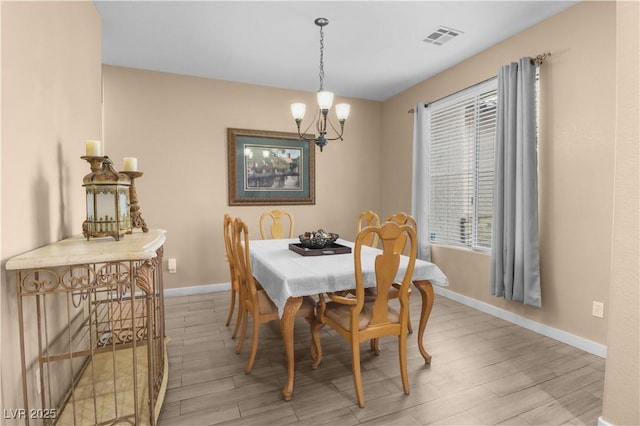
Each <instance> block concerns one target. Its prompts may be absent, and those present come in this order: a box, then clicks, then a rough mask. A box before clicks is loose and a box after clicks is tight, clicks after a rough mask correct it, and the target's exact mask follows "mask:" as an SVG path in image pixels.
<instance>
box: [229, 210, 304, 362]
mask: <svg viewBox="0 0 640 426" xmlns="http://www.w3.org/2000/svg"><path fill="white" fill-rule="evenodd" d="M233 241H234V248H235V251H234V254H235V256H236V274H237V277H238V283H239V287H240V300H241V301H242V303H243V306H244V309H243V310H242V315H243V318H242V320H241V323H242V329H241V331H240V338H239V339H238V344H237V345H236V353H240V351H242V346H243V343H244V338H245V337H246V335H247V324H248V322H249V318H248V317H249V315H251V318H252V324H253V330H252V333H253V334H252V338H251V352H250V354H249V360H248V361H247V365H246V367H245V369H244V372H245V374H249V373H250V372H251V370H252V369H253V363H254V361H255V359H256V353H257V351H258V331H259V329H260V324H264V323H266V322H269V321H273V320H277V319H279V317H278V308H277V307H276V305H275V304H274V303H273V301H272V300H271V299H270V298H269V295H267V293H266V292H265V290H264V289H262V288H259V287H258V286H257V283H256V281H255V279H254V277H253V272H252V271H251V258H250V255H249V231H248V228H247V225H246V224H245V223H244V222H243V221H242V219H240V218H236V219H235V220H234V221H233ZM315 305H316V302H315V300H313V298H312V297H309V296H307V297H304V298H303V299H302V305H301V306H300V309H299V310H298V312H297V315H298V316H302V317H304V318H305V319H306V320H307V322H308V323H309V324H310V325H311V324H313V321H314V319H315Z"/></svg>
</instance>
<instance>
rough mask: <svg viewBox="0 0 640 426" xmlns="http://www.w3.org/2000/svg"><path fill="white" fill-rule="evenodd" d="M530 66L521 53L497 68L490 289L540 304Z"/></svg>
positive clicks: (498, 293)
mask: <svg viewBox="0 0 640 426" xmlns="http://www.w3.org/2000/svg"><path fill="white" fill-rule="evenodd" d="M535 71H536V69H535V65H532V64H531V58H521V59H520V60H519V61H518V63H511V64H510V65H505V66H502V67H501V68H500V70H499V72H498V105H497V129H496V150H495V171H494V172H495V178H494V179H495V180H494V195H493V229H492V243H491V247H492V255H491V294H493V295H496V296H499V297H504V298H505V299H508V300H516V301H520V302H524V303H525V304H527V305H532V306H535V307H540V306H541V305H542V301H541V294H540V254H539V239H538V160H537V141H536V133H537V129H536V99H535V96H536V91H535V83H536V82H535V79H536V77H535V74H536V73H535Z"/></svg>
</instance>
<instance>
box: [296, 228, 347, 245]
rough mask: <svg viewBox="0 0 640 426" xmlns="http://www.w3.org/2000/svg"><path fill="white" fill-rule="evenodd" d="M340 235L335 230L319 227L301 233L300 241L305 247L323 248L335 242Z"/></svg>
mask: <svg viewBox="0 0 640 426" xmlns="http://www.w3.org/2000/svg"><path fill="white" fill-rule="evenodd" d="M338 237H339V235H338V234H334V233H333V232H325V231H324V230H323V229H318V230H317V231H314V232H305V233H304V234H301V235H299V238H300V243H301V244H302V245H303V247H306V248H310V249H323V248H325V247H329V246H330V245H331V244H333V243H335V242H336V240H337V239H338Z"/></svg>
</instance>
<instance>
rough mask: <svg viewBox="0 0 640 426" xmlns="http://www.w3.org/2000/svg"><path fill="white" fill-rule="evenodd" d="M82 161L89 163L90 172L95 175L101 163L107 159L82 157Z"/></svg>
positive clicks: (89, 156) (90, 156)
mask: <svg viewBox="0 0 640 426" xmlns="http://www.w3.org/2000/svg"><path fill="white" fill-rule="evenodd" d="M80 158H82V159H83V160H86V161H87V162H88V163H89V167H91V172H92V173H95V172H97V171H98V170H101V169H102V163H103V162H104V160H105V159H107V158H109V157H107V156H102V155H101V156H97V157H96V156H93V155H83V156H82V157H80Z"/></svg>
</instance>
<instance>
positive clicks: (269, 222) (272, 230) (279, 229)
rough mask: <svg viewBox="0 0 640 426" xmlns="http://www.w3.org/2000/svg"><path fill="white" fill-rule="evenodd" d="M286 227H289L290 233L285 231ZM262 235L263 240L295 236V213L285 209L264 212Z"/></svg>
mask: <svg viewBox="0 0 640 426" xmlns="http://www.w3.org/2000/svg"><path fill="white" fill-rule="evenodd" d="M283 220H284V222H285V223H284V224H283V223H282V221H283ZM286 227H288V230H289V232H288V233H286V232H285V228H286ZM267 231H268V232H267ZM260 235H261V236H262V239H263V240H266V239H276V238H293V215H292V214H291V213H289V212H287V211H284V210H271V211H266V212H263V213H262V214H261V215H260ZM287 235H288V236H287Z"/></svg>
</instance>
